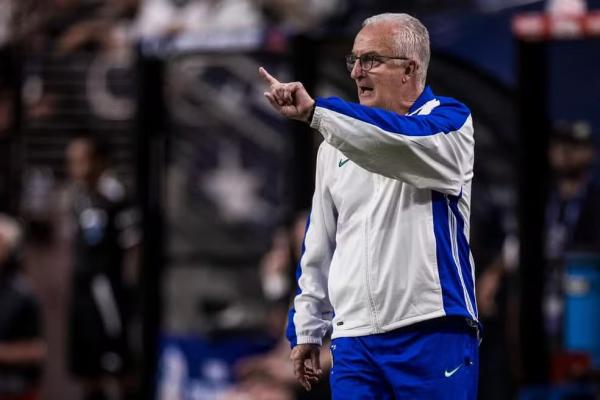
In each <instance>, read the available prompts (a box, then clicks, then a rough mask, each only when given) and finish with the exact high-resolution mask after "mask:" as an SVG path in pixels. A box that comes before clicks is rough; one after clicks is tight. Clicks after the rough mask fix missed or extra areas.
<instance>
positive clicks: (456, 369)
mask: <svg viewBox="0 0 600 400" xmlns="http://www.w3.org/2000/svg"><path fill="white" fill-rule="evenodd" d="M462 366H463V364H460V365H459V366H458V367H456V368H454V369H453V370H452V371H448V370H446V371H444V376H445V377H446V378H450V377H451V376H452V375H454V374H455V373H457V372H458V370H459V369H461V368H462Z"/></svg>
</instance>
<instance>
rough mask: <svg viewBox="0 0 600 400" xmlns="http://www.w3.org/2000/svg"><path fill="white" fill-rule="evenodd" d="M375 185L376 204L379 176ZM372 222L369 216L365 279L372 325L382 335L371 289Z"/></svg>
mask: <svg viewBox="0 0 600 400" xmlns="http://www.w3.org/2000/svg"><path fill="white" fill-rule="evenodd" d="M373 180H374V184H375V195H374V196H373V198H372V199H371V203H373V202H375V201H376V200H377V197H376V195H377V194H378V193H379V186H380V185H379V176H378V175H377V174H374V179H373ZM372 209H373V205H372V204H371V205H370V207H369V208H368V211H369V212H370V211H371V210H372ZM370 221H371V218H370V217H369V216H367V218H365V260H366V268H365V278H366V280H367V296H368V298H369V306H370V311H371V315H370V317H371V324H372V325H373V328H374V333H381V328H380V326H379V318H378V315H377V307H376V305H375V299H374V296H373V292H372V289H371V276H370V272H371V268H370V267H371V265H370V252H369V239H370V237H369V227H370Z"/></svg>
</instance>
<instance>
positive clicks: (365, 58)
mask: <svg viewBox="0 0 600 400" xmlns="http://www.w3.org/2000/svg"><path fill="white" fill-rule="evenodd" d="M356 60H358V62H360V68H361V69H362V70H363V71H369V70H370V69H371V68H373V67H376V66H378V65H380V64H382V63H383V62H385V60H410V58H407V57H388V56H380V55H379V54H363V55H362V56H358V57H357V56H355V55H354V54H348V55H347V56H346V68H348V72H352V70H353V69H354V64H356Z"/></svg>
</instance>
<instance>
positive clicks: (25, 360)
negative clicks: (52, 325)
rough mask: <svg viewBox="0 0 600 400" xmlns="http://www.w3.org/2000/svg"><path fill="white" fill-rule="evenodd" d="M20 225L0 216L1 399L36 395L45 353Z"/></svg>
mask: <svg viewBox="0 0 600 400" xmlns="http://www.w3.org/2000/svg"><path fill="white" fill-rule="evenodd" d="M20 238H21V228H20V226H19V224H18V223H17V222H16V221H15V220H14V219H13V218H10V217H8V216H6V215H0V400H34V399H37V398H38V390H39V383H40V373H41V368H42V363H43V361H44V359H45V355H46V345H45V342H44V340H43V339H42V332H41V330H42V329H41V324H40V310H39V306H38V303H37V300H36V298H35V296H34V295H33V293H32V290H31V288H30V287H29V285H28V282H27V280H26V278H25V277H24V275H23V273H22V272H21V271H20V265H19V260H18V256H17V252H18V247H19V242H20Z"/></svg>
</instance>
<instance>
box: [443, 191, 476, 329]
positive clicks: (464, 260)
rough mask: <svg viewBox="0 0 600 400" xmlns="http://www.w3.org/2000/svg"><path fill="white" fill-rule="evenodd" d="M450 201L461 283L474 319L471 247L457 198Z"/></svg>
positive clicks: (451, 197) (474, 304) (454, 197)
mask: <svg viewBox="0 0 600 400" xmlns="http://www.w3.org/2000/svg"><path fill="white" fill-rule="evenodd" d="M448 198H449V199H450V209H451V210H452V213H453V214H454V216H455V217H456V221H457V229H458V232H457V235H456V237H457V241H458V258H459V260H460V268H461V272H462V276H463V282H464V283H465V286H466V287H467V293H468V295H469V299H470V300H471V304H472V305H473V310H474V311H475V317H477V302H476V298H475V283H474V282H473V266H472V265H471V259H470V257H469V255H470V254H471V247H470V246H469V241H468V240H467V237H466V236H465V220H464V218H463V216H462V214H461V213H460V210H459V209H458V199H459V197H458V196H448Z"/></svg>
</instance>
